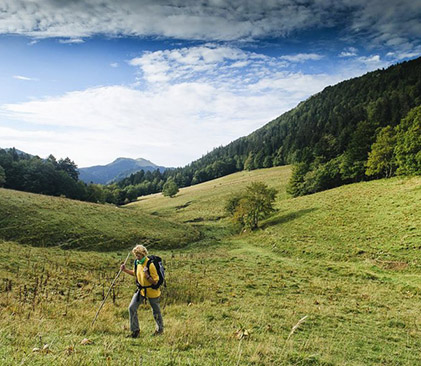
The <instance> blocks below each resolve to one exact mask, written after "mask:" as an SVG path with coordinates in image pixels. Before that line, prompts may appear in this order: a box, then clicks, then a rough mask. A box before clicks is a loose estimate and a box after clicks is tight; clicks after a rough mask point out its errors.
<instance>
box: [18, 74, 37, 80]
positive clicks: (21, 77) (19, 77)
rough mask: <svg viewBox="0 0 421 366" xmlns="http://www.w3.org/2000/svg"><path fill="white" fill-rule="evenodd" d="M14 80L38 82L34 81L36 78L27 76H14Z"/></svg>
mask: <svg viewBox="0 0 421 366" xmlns="http://www.w3.org/2000/svg"><path fill="white" fill-rule="evenodd" d="M13 79H17V80H24V81H36V80H38V79H34V78H30V77H27V76H22V75H13Z"/></svg>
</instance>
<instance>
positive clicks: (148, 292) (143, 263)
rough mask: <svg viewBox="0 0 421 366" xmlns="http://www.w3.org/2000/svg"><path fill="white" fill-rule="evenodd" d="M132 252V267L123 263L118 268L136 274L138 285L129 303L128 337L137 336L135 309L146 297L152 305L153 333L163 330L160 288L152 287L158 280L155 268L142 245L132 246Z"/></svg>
mask: <svg viewBox="0 0 421 366" xmlns="http://www.w3.org/2000/svg"><path fill="white" fill-rule="evenodd" d="M132 252H133V254H134V256H135V257H136V260H135V263H134V269H133V270H130V269H127V268H126V266H125V265H124V264H122V265H121V266H120V269H121V270H122V271H123V272H125V273H127V274H129V275H131V276H136V284H137V287H138V289H137V291H136V292H135V294H134V295H133V298H132V301H131V302H130V305H129V319H130V330H131V334H129V335H128V337H132V338H137V337H139V320H138V317H137V309H138V308H139V305H140V303H141V302H143V301H145V302H146V300H147V299H148V300H149V304H150V305H151V307H152V313H153V317H154V319H155V322H156V328H155V333H154V335H159V334H162V333H163V331H164V323H163V320H162V315H161V308H160V306H159V297H160V296H161V290H160V289H159V288H156V289H155V288H153V287H155V286H156V284H157V283H158V281H159V275H158V272H157V268H156V267H155V264H154V263H153V262H152V261H151V259H150V258H148V256H147V255H148V250H147V249H146V248H145V247H144V246H143V245H137V246H136V247H134V248H133V250H132ZM148 262H150V263H148ZM148 268H149V269H148Z"/></svg>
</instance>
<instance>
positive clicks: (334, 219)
mask: <svg viewBox="0 0 421 366" xmlns="http://www.w3.org/2000/svg"><path fill="white" fill-rule="evenodd" d="M289 174H290V173H289V168H272V169H264V170H261V171H254V172H244V173H241V174H235V175H232V176H229V177H225V178H222V179H220V180H218V181H213V182H208V183H206V184H204V185H198V186H195V187H190V188H186V189H183V190H182V191H181V194H180V196H179V197H176V198H174V199H169V198H165V197H159V196H158V195H156V196H153V197H147V198H142V200H141V201H139V202H137V203H135V204H133V205H131V207H130V209H128V212H130V213H131V214H144V213H146V212H150V213H153V214H154V215H153V217H155V218H157V219H159V218H160V217H161V216H162V217H164V216H165V217H166V218H168V219H171V220H177V222H179V223H182V222H189V223H187V224H185V225H186V230H187V229H188V228H189V227H190V226H188V225H195V226H197V227H198V228H199V229H200V230H202V232H203V233H204V236H203V237H202V240H201V241H198V242H195V243H194V244H192V245H190V246H188V247H186V248H183V249H177V250H160V251H158V252H157V251H155V250H152V252H153V253H154V254H155V253H156V254H159V255H161V256H162V257H163V258H164V260H165V265H166V270H167V282H168V285H167V287H166V288H165V289H164V290H163V292H164V294H163V297H162V308H163V315H164V321H165V326H166V329H165V334H164V335H163V336H161V337H158V338H155V337H151V333H152V331H153V325H154V324H153V319H152V314H151V311H150V308H148V307H141V308H140V310H139V314H140V324H141V337H140V338H139V339H136V340H132V339H126V338H124V335H125V334H127V333H128V314H127V306H128V304H129V301H130V297H131V294H132V292H133V290H134V284H133V279H132V278H129V276H127V275H123V276H122V277H121V278H120V279H119V281H118V283H117V286H116V289H115V292H114V293H113V294H112V296H111V297H110V299H109V300H108V302H107V303H106V305H105V307H104V308H103V310H102V312H101V314H100V317H99V319H98V321H97V323H96V324H95V327H93V328H91V326H90V324H91V322H92V320H93V318H94V316H95V313H96V310H97V309H98V307H99V305H100V303H101V301H102V296H103V293H104V292H106V290H107V287H108V286H109V284H110V283H111V281H112V279H113V277H114V275H115V274H116V273H117V271H118V266H119V263H120V261H121V260H122V259H124V258H125V256H126V255H127V252H123V251H118V252H108V253H100V252H88V251H85V252H79V251H72V250H68V251H64V250H62V249H60V248H33V247H30V246H23V245H19V244H16V243H13V242H0V263H2V266H0V277H1V278H2V279H3V283H0V285H1V287H0V313H1V317H0V364H2V365H16V364H30V365H123V364H124V365H126V364H127V365H141V364H143V365H146V364H155V365H168V366H169V365H197V366H199V365H200V366H202V365H203V366H211V365H212V366H215V365H220V366H225V365H262V366H266V365H272V366H278V365H300V366H309V365H324V366H328V365H330V366H333V365H338V366H343V365H345V366H363V365H364V366H365V365H390V366H392V365H393V366H395V365H396V366H397V365H405V366H413V365H418V364H419V350H420V349H421V318H420V316H419V314H421V267H420V263H419V253H420V247H421V240H420V238H421V225H420V217H421V216H420V202H421V178H419V177H418V178H410V179H399V178H394V179H390V180H380V181H373V182H365V183H360V184H356V185H349V186H344V187H341V188H337V189H334V190H330V191H326V192H322V193H319V194H315V195H311V196H307V197H300V198H294V199H292V198H289V197H287V195H286V194H285V182H286V180H287V177H288V175H289ZM256 178H257V180H260V181H265V182H267V183H268V184H269V185H270V186H273V187H275V188H277V189H278V190H279V195H278V200H277V202H276V207H277V209H278V211H277V212H276V213H275V214H274V215H273V216H272V217H271V218H268V219H267V220H265V221H264V222H262V227H261V228H260V229H259V230H257V231H255V232H253V233H243V234H241V235H234V236H224V235H227V232H228V231H227V230H225V228H226V227H227V225H228V224H229V221H228V219H227V218H219V217H220V216H223V206H224V204H225V202H224V200H225V199H226V197H228V196H229V195H230V194H231V192H232V191H235V190H239V189H242V188H243V187H245V186H246V185H247V184H248V183H249V182H250V181H252V180H254V179H256ZM212 183H213V184H212ZM215 183H216V184H215ZM212 197H213V199H212ZM177 200H178V201H177ZM187 202H190V203H189V204H188V205H186V203H187ZM177 206H184V207H178V208H177ZM209 227H211V229H212V230H210V231H209V230H208V229H207V230H205V228H209ZM209 232H211V234H212V235H211V236H209V235H208V234H209ZM218 232H219V235H218V236H217V237H218V240H215V239H214V235H213V234H218ZM215 236H216V235H215ZM113 299H114V301H113ZM300 319H301V322H299V321H300ZM85 337H86V338H88V339H90V340H91V341H92V342H93V343H92V344H90V345H87V346H84V345H81V343H80V342H81V340H82V339H83V338H85ZM45 344H49V349H50V350H51V351H52V352H51V353H47V352H32V349H33V348H34V347H38V348H42V347H43V345H45Z"/></svg>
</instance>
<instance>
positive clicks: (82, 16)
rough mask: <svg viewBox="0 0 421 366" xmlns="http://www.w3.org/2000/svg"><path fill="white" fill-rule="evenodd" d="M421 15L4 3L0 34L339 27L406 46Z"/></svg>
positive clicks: (259, 1) (358, 7)
mask: <svg viewBox="0 0 421 366" xmlns="http://www.w3.org/2000/svg"><path fill="white" fill-rule="evenodd" d="M420 14H421V3H420V2H419V1H413V0H400V1H393V0H370V1H366V0H335V1H333V0H310V1H302V0H270V1H267V0H205V1H196V0H182V1H181V0H166V1H156V0H120V1H115V0H67V1H63V0H37V1H32V0H3V1H2V2H1V3H0V33H2V34H11V33H15V34H23V35H28V36H33V37H40V38H43V37H66V38H70V39H75V40H76V42H80V41H81V39H82V38H83V37H90V36H92V35H98V34H107V35H111V36H113V35H114V36H117V35H126V36H140V37H149V36H152V37H168V38H175V39H184V40H202V41H232V40H252V39H263V38H268V37H285V36H288V35H291V34H293V33H294V32H299V31H303V30H309V29H313V28H327V29H329V28H336V29H342V33H343V34H342V36H345V37H351V38H352V37H362V38H364V39H366V40H367V41H370V42H372V43H373V44H382V45H387V46H390V47H395V48H396V47H400V48H403V49H404V48H409V47H411V44H412V43H413V42H416V41H417V40H418V39H420V38H421V22H420Z"/></svg>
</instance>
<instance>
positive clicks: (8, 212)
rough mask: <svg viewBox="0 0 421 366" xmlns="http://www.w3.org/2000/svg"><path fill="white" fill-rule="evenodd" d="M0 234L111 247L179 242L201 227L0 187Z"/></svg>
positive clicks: (32, 241)
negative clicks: (194, 227)
mask: <svg viewBox="0 0 421 366" xmlns="http://www.w3.org/2000/svg"><path fill="white" fill-rule="evenodd" d="M0 238H2V239H5V240H14V241H17V242H20V243H26V244H32V245H36V246H62V247H64V248H77V249H84V250H86V249H91V250H92V249H98V250H112V249H118V248H128V247H130V246H132V245H133V244H135V243H136V242H138V241H146V242H147V243H148V244H149V245H150V246H152V247H161V248H163V247H166V248H171V247H176V246H180V245H185V244H186V243H189V242H192V241H194V240H197V238H198V232H197V231H196V230H195V229H193V228H190V227H184V226H181V225H179V224H176V223H173V222H169V221H168V220H163V219H160V218H157V217H151V215H149V214H146V213H137V212H133V211H130V212H129V211H128V210H125V209H124V208H117V207H115V206H111V205H99V204H93V203H86V202H80V201H74V200H69V199H65V198H59V197H50V196H44V195H37V194H31V193H26V192H18V191H13V190H6V189H0Z"/></svg>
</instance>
